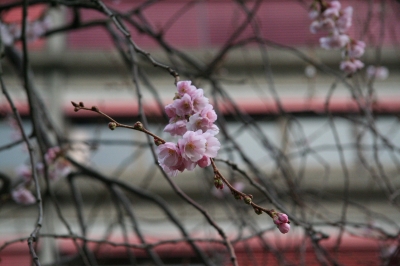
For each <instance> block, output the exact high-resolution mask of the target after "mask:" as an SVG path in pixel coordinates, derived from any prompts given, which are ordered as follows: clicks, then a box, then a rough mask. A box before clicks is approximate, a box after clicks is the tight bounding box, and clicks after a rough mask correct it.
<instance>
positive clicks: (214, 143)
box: [202, 132, 221, 158]
mask: <svg viewBox="0 0 400 266" xmlns="http://www.w3.org/2000/svg"><path fill="white" fill-rule="evenodd" d="M202 136H203V137H204V138H205V139H206V150H205V153H204V155H205V156H207V157H210V158H214V157H216V156H217V154H218V150H219V149H220V148H221V144H220V142H219V140H218V139H217V138H216V137H214V136H213V135H212V134H210V133H208V132H206V133H203V134H202Z"/></svg>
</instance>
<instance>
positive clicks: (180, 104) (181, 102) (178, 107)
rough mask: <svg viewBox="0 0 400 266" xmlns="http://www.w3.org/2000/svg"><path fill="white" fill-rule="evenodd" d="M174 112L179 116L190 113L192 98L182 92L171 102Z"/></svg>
mask: <svg viewBox="0 0 400 266" xmlns="http://www.w3.org/2000/svg"><path fill="white" fill-rule="evenodd" d="M173 105H174V107H175V111H176V114H177V115H178V116H181V117H185V116H186V115H190V114H191V113H192V111H193V103H192V98H191V97H190V95H189V94H184V95H183V96H182V97H181V98H180V99H176V100H174V102H173Z"/></svg>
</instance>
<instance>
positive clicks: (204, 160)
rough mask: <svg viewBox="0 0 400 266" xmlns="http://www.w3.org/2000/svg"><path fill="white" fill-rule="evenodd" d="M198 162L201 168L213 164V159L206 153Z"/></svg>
mask: <svg viewBox="0 0 400 266" xmlns="http://www.w3.org/2000/svg"><path fill="white" fill-rule="evenodd" d="M197 164H198V165H199V166H200V167H201V168H205V167H207V166H209V165H210V164H211V159H210V157H208V156H205V155H204V156H203V158H201V159H200V160H198V161H197Z"/></svg>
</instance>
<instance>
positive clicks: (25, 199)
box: [11, 187, 36, 205]
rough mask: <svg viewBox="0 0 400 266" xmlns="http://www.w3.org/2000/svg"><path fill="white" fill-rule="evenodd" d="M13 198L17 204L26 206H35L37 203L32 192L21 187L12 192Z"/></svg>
mask: <svg viewBox="0 0 400 266" xmlns="http://www.w3.org/2000/svg"><path fill="white" fill-rule="evenodd" d="M11 196H12V198H13V200H14V201H15V202H17V203H20V204H24V205H29V204H33V203H35V202H36V198H35V196H33V194H32V192H30V191H29V190H27V189H26V188H24V187H19V188H17V189H14V190H13V191H12V192H11Z"/></svg>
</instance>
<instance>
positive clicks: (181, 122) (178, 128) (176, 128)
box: [164, 118, 187, 136]
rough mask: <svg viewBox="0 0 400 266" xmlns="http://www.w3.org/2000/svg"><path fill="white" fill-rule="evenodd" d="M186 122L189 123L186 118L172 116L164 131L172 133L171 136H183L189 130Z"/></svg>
mask: <svg viewBox="0 0 400 266" xmlns="http://www.w3.org/2000/svg"><path fill="white" fill-rule="evenodd" d="M186 124H187V121H186V119H178V120H177V119H175V118H171V119H170V120H169V124H168V125H166V127H165V128H164V132H168V133H170V134H171V136H176V135H178V136H182V135H183V134H185V133H186V131H187V129H186Z"/></svg>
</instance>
